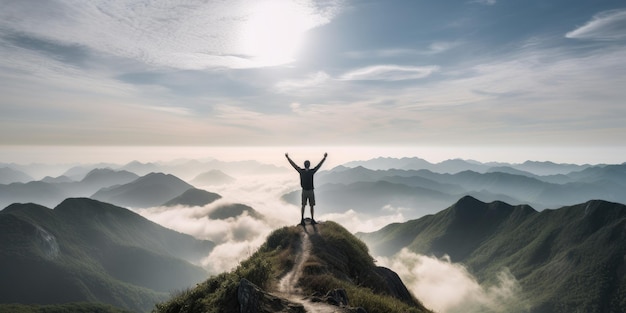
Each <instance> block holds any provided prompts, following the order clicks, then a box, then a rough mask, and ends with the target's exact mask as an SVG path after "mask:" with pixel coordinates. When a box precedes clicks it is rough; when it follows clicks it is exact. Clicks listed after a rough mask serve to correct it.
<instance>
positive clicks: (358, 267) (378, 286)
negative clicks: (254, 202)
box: [155, 222, 429, 312]
mask: <svg viewBox="0 0 626 313" xmlns="http://www.w3.org/2000/svg"><path fill="white" fill-rule="evenodd" d="M302 231H303V230H302V228H301V227H295V226H294V227H283V228H280V229H277V230H275V231H274V232H273V233H272V234H271V235H270V236H268V238H267V240H266V242H265V243H264V244H263V245H262V246H261V248H260V249H259V250H258V251H257V252H255V253H254V255H252V256H251V257H250V258H249V259H247V260H245V261H243V262H241V264H240V265H239V266H238V267H237V268H236V269H235V270H233V271H232V272H229V273H223V274H220V275H217V276H214V277H211V278H210V279H208V280H207V281H205V282H203V283H201V284H199V285H198V286H197V287H196V288H193V289H188V290H185V291H183V292H181V293H180V294H178V295H177V296H175V297H173V298H172V299H170V300H169V301H167V302H164V303H161V304H158V305H157V306H156V309H155V312H239V306H238V302H237V287H238V285H239V282H240V281H241V279H243V278H245V279H247V280H249V281H251V282H253V283H254V284H256V285H258V286H261V287H262V288H264V289H265V290H267V291H270V292H272V291H275V290H276V289H277V283H278V280H279V279H280V278H281V277H282V276H283V275H285V274H286V273H287V272H289V271H290V270H291V268H292V267H293V266H294V262H295V257H296V255H297V253H298V250H299V249H301V247H300V242H301V239H300V238H301V233H302ZM309 236H310V240H311V243H312V251H311V257H310V259H309V261H308V262H307V263H306V264H305V266H304V269H303V276H302V277H301V279H300V280H299V282H300V287H301V288H302V289H303V290H304V293H305V294H313V293H319V294H325V293H326V292H327V291H329V290H331V289H334V288H344V289H345V290H346V291H347V293H348V296H349V299H350V305H351V306H355V307H363V308H365V309H366V310H367V311H368V312H429V311H428V310H426V309H425V308H424V307H423V306H422V305H421V304H420V303H419V302H418V301H417V300H415V299H414V298H413V297H412V296H411V295H410V294H408V295H405V296H404V297H401V296H400V295H399V293H398V292H397V291H394V289H393V288H392V286H390V283H389V280H390V279H388V276H384V275H383V274H381V272H383V273H384V272H385V269H382V268H378V267H376V265H375V264H374V262H373V259H372V257H371V256H370V255H369V254H368V249H367V246H365V244H364V243H363V242H361V241H360V240H358V239H357V238H356V237H354V236H353V235H352V234H350V233H349V232H348V231H347V230H345V229H344V228H343V227H341V226H340V225H338V224H336V223H333V222H325V223H323V224H319V225H318V226H317V232H315V233H310V234H309ZM402 286H403V285H402ZM395 287H397V286H395ZM392 295H394V296H392Z"/></svg>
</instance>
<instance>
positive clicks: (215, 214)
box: [209, 203, 263, 220]
mask: <svg viewBox="0 0 626 313" xmlns="http://www.w3.org/2000/svg"><path fill="white" fill-rule="evenodd" d="M244 213H247V214H248V215H249V216H251V217H254V218H256V219H262V218H263V215H262V214H261V213H259V212H257V211H256V210H255V209H253V208H251V207H249V206H247V205H245V204H240V203H232V204H224V205H220V206H219V207H217V208H215V210H213V211H211V213H209V218H210V219H216V220H225V219H228V218H234V217H237V216H241V215H243V214H244Z"/></svg>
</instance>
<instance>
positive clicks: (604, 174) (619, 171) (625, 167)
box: [567, 163, 626, 187]
mask: <svg viewBox="0 0 626 313" xmlns="http://www.w3.org/2000/svg"><path fill="white" fill-rule="evenodd" d="M567 176H568V177H570V178H572V179H574V180H575V181H577V182H587V183H597V182H610V183H614V184H618V185H620V186H623V187H626V163H623V164H615V165H604V166H593V167H588V168H586V169H584V170H582V171H579V172H572V173H569V174H567Z"/></svg>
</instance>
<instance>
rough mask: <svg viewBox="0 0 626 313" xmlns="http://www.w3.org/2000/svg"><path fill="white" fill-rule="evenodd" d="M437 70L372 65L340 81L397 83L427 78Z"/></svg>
mask: <svg viewBox="0 0 626 313" xmlns="http://www.w3.org/2000/svg"><path fill="white" fill-rule="evenodd" d="M438 70H439V67H438V66H434V65H433V66H400V65H373V66H368V67H364V68H359V69H356V70H352V71H350V72H347V73H345V74H343V75H341V76H340V77H339V79H340V80H379V81H399V80H411V79H420V78H424V77H428V76H430V75H431V74H433V73H434V72H437V71H438Z"/></svg>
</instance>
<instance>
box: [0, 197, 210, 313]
mask: <svg viewBox="0 0 626 313" xmlns="http://www.w3.org/2000/svg"><path fill="white" fill-rule="evenodd" d="M0 245H1V246H2V250H1V251H0V274H1V277H3V279H1V280H0V290H3V291H2V292H1V293H0V303H24V304H62V303H68V302H85V301H86V302H102V303H108V304H112V305H115V306H118V307H122V308H126V309H130V310H133V311H147V310H149V309H150V308H151V307H153V305H154V303H155V302H157V301H162V300H163V299H165V298H166V297H167V295H168V294H169V292H171V291H172V290H175V289H181V288H185V287H188V286H190V285H192V284H193V283H195V282H198V281H201V280H202V279H204V278H205V277H206V275H207V274H206V273H205V272H204V270H202V269H201V268H199V267H197V266H194V265H192V264H191V263H189V262H188V261H185V260H183V259H182V258H181V256H182V255H185V256H187V257H190V256H194V255H197V254H204V255H206V254H208V252H209V251H210V249H212V247H213V243H211V242H208V241H199V240H196V239H194V238H193V237H191V236H188V235H184V234H181V233H178V232H175V231H172V230H169V229H166V228H164V227H161V226H159V225H158V224H155V223H152V222H150V221H148V220H146V219H145V218H143V217H141V216H139V215H137V214H136V213H133V212H131V211H129V210H127V209H124V208H120V207H116V206H113V205H110V204H107V203H102V202H98V201H95V200H91V199H84V198H82V199H67V200H66V201H64V202H63V203H61V204H60V205H59V206H57V207H56V208H55V209H54V210H51V209H48V208H46V207H42V206H39V205H35V204H14V205H11V206H9V207H7V208H6V209H4V210H2V211H0Z"/></svg>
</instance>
